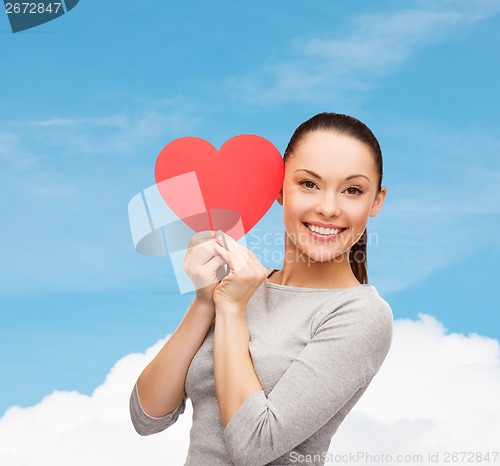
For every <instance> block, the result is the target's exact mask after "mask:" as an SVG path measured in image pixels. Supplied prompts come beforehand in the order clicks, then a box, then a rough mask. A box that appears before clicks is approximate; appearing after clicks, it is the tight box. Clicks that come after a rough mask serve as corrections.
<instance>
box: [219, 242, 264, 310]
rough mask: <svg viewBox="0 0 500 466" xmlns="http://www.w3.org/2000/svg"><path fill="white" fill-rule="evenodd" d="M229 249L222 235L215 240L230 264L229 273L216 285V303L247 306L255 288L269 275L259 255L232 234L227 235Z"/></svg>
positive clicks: (220, 252) (223, 256) (223, 257)
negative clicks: (239, 242) (240, 242)
mask: <svg viewBox="0 0 500 466" xmlns="http://www.w3.org/2000/svg"><path fill="white" fill-rule="evenodd" d="M225 238H226V242H227V247H228V250H226V248H225V247H224V242H223V239H222V237H220V236H218V237H217V238H216V240H215V246H214V248H215V251H216V252H217V253H218V254H219V255H220V257H221V258H222V259H223V260H224V262H227V263H228V264H229V275H228V276H227V277H225V278H224V279H223V280H222V281H221V282H220V283H219V284H218V285H217V286H216V287H215V290H214V294H213V300H214V303H215V305H216V306H217V305H224V304H235V305H238V306H240V307H245V306H246V304H247V302H248V301H249V299H250V298H251V297H252V295H253V294H254V292H255V290H256V289H257V288H258V287H259V286H260V285H261V284H262V283H263V282H264V280H265V279H266V277H267V276H268V275H269V270H268V269H267V268H266V267H264V266H263V265H262V264H261V263H260V261H259V259H258V258H257V256H256V255H255V254H254V253H253V252H252V251H250V249H247V248H245V247H244V246H241V245H240V244H238V243H237V242H236V241H235V240H234V239H233V238H231V236H229V235H225Z"/></svg>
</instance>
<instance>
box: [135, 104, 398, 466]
mask: <svg viewBox="0 0 500 466" xmlns="http://www.w3.org/2000/svg"><path fill="white" fill-rule="evenodd" d="M284 162H285V177H284V181H283V188H282V190H281V192H280V194H279V196H278V199H277V200H278V202H279V203H280V204H281V205H282V206H283V218H284V225H285V257H284V261H283V267H282V269H281V270H273V271H271V273H270V270H269V269H266V268H265V267H264V266H263V265H262V264H261V263H260V262H259V260H258V259H257V257H256V256H255V255H254V254H253V253H252V252H251V251H249V250H248V249H246V248H244V247H243V246H241V245H239V244H238V243H237V242H236V241H234V239H232V238H231V237H229V236H226V239H227V244H228V248H227V250H226V248H225V247H223V242H222V239H221V237H220V236H216V235H215V234H214V232H203V233H199V234H197V235H195V236H194V237H193V239H192V240H191V243H190V248H189V250H188V253H187V254H186V259H185V270H186V271H187V273H188V274H189V275H190V277H191V279H192V280H193V282H194V283H195V284H200V283H201V284H202V285H205V284H206V283H211V285H209V286H205V287H204V288H200V289H198V290H197V292H196V296H195V299H194V300H193V302H192V303H191V305H190V307H189V309H188V311H187V313H186V315H185V316H184V318H183V319H182V321H181V323H180V324H179V326H178V328H177V329H176V331H175V332H174V333H173V334H172V336H171V337H170V339H169V340H168V341H167V343H166V344H165V346H164V347H163V348H162V349H161V350H160V352H159V353H158V355H157V356H156V357H155V359H154V360H153V361H152V362H151V363H150V364H149V365H148V366H147V367H146V369H145V370H144V371H143V373H142V374H141V376H140V377H139V379H138V381H137V384H136V386H135V387H134V390H133V392H132V396H131V405H130V407H131V416H132V421H133V423H134V425H135V428H136V430H137V431H138V432H139V433H140V434H142V435H148V434H152V433H155V432H159V431H161V430H164V429H165V428H167V427H169V426H170V425H171V424H173V423H174V422H175V421H176V420H177V418H178V416H179V415H180V414H182V413H183V412H184V407H185V401H186V397H189V398H190V399H191V401H192V404H193V426H192V429H191V443H190V446H189V452H188V458H187V461H186V463H185V464H186V465H217V466H222V465H232V464H235V465H266V464H269V465H284V464H286V465H289V464H315V465H323V464H324V462H325V460H327V459H328V448H329V445H330V441H331V439H332V436H333V435H334V433H335V432H336V430H337V429H338V427H339V425H340V424H341V422H342V421H343V419H344V418H345V416H346V415H347V414H348V413H349V411H350V410H351V409H352V407H353V406H354V405H355V404H356V402H357V401H358V400H359V398H360V397H361V395H362V394H363V393H364V392H365V390H366V388H367V387H368V385H369V384H370V382H371V380H372V378H373V377H374V376H375V374H376V373H377V372H378V370H379V368H380V366H381V364H382V362H383V360H384V359H385V357H386V355H387V352H388V351H389V348H390V345H391V341H392V324H393V316H392V312H391V309H390V307H389V305H388V304H387V303H386V302H385V301H384V300H383V299H382V298H381V297H380V296H379V294H378V293H377V291H376V289H375V288H374V287H373V286H371V285H368V283H367V282H368V277H367V271H366V238H367V233H366V224H367V221H368V217H370V216H374V215H376V214H377V213H378V212H379V211H380V209H381V208H382V204H383V202H384V199H385V195H386V189H385V187H383V186H382V154H381V151H380V147H379V144H378V142H377V139H376V138H375V136H374V135H373V134H372V132H371V131H370V130H369V129H368V128H367V127H366V126H365V125H364V124H363V123H361V122H360V121H358V120H356V119H355V118H352V117H349V116H347V115H341V114H335V113H322V114H319V115H316V116H315V117H313V118H311V119H310V120H308V121H306V122H304V123H303V124H302V125H300V126H299V127H298V128H297V130H296V131H295V133H294V134H293V136H292V138H291V140H290V143H289V144H288V147H287V149H286V151H285V155H284ZM225 263H228V264H229V267H230V273H229V275H228V276H227V277H226V278H224V279H223V280H222V281H221V282H217V269H218V268H219V267H220V266H221V265H223V264H225ZM197 287H199V286H197Z"/></svg>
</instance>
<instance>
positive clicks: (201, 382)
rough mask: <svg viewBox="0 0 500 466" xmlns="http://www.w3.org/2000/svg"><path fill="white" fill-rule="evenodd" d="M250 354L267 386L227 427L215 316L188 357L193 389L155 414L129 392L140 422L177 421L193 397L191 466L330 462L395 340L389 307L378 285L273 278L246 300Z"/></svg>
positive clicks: (152, 427)
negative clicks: (217, 370)
mask: <svg viewBox="0 0 500 466" xmlns="http://www.w3.org/2000/svg"><path fill="white" fill-rule="evenodd" d="M246 318H247V323H248V329H249V333H250V345H249V349H250V354H251V357H252V361H253V365H254V368H255V372H256V374H257V377H258V379H259V381H260V383H261V385H262V388H263V390H261V391H258V392H255V393H253V394H252V395H250V396H249V397H248V398H247V399H246V400H245V401H244V402H243V404H242V405H241V406H240V408H239V409H238V410H237V411H236V413H235V414H234V415H233V417H232V418H231V419H230V421H229V423H228V424H227V426H226V428H225V429H223V427H222V424H221V419H220V412H219V407H218V403H217V398H216V395H215V386H214V373H213V336H214V326H215V323H212V326H211V327H210V329H209V330H208V333H207V336H206V338H205V340H204V342H203V344H202V345H201V347H200V349H199V350H198V352H197V353H196V354H195V356H194V358H193V360H192V362H191V365H190V367H189V370H188V373H187V376H186V383H185V397H184V399H183V400H182V402H181V403H180V405H179V406H178V407H177V408H176V409H175V410H174V411H172V412H171V413H169V414H167V415H165V416H163V417H160V418H155V417H151V416H149V415H148V414H147V413H146V412H145V411H144V410H143V409H142V407H141V404H140V400H139V397H138V392H137V385H136V386H135V387H134V389H133V391H132V395H131V398H130V412H131V418H132V422H133V424H134V426H135V429H136V430H137V432H139V433H140V434H141V435H149V434H153V433H156V432H160V431H162V430H164V429H166V428H167V427H169V426H171V425H172V424H173V423H174V422H175V421H176V420H177V418H178V417H179V415H180V414H182V413H183V412H184V408H185V403H186V397H189V398H190V399H191V402H192V405H193V423H192V427H191V433H190V440H191V441H190V445H189V451H188V457H187V459H186V463H185V466H202V465H203V466H205V465H206V466H225V465H228V466H229V465H237V466H240V465H241V466H243V465H244V466H263V465H295V466H297V465H299V464H300V465H323V464H324V462H325V459H326V457H327V455H328V449H329V446H330V441H331V439H332V437H333V435H334V434H335V432H336V431H337V429H338V427H339V425H340V424H341V423H342V421H343V420H344V418H345V417H346V415H347V414H348V413H349V411H350V410H351V409H352V407H353V406H354V405H355V404H356V402H357V401H358V400H359V398H360V397H361V395H362V394H363V393H364V392H365V390H366V389H367V387H368V385H369V384H370V382H371V380H372V378H373V376H374V375H375V374H376V373H377V372H378V370H379V368H380V366H381V364H382V362H383V361H384V359H385V357H386V355H387V353H388V351H389V348H390V346H391V342H392V328H393V315H392V311H391V308H390V307H389V305H388V304H387V302H386V301H384V300H383V299H382V298H381V297H380V295H379V294H378V292H377V291H376V289H375V288H374V287H373V286H371V285H359V286H354V287H351V288H333V289H331V288H301V287H293V286H285V285H277V284H274V283H271V282H269V281H268V280H266V281H265V282H264V283H263V284H262V285H261V286H260V287H259V288H258V289H257V290H256V292H255V293H254V295H253V296H252V298H251V299H250V301H249V302H248V305H247V312H246Z"/></svg>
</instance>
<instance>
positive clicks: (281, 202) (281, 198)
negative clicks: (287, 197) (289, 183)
mask: <svg viewBox="0 0 500 466" xmlns="http://www.w3.org/2000/svg"><path fill="white" fill-rule="evenodd" d="M276 200H277V201H278V204H279V205H283V188H281V191H280V193H279V194H278V197H277V198H276Z"/></svg>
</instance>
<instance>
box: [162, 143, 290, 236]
mask: <svg viewBox="0 0 500 466" xmlns="http://www.w3.org/2000/svg"><path fill="white" fill-rule="evenodd" d="M284 172H285V167H284V164H283V159H282V157H281V154H280V153H279V151H278V149H276V147H274V145H273V144H271V143H270V142H269V141H268V140H267V139H264V138H262V137H260V136H254V135H249V134H245V135H241V136H235V137H233V138H231V139H229V140H228V141H226V142H225V143H224V144H223V146H222V147H221V148H220V150H219V151H217V149H216V148H215V147H214V146H212V144H210V143H209V142H208V141H205V140H204V139H201V138H195V137H185V138H180V139H176V140H175V141H172V142H171V143H169V144H167V145H166V146H165V147H164V148H163V149H162V151H161V152H160V154H159V155H158V158H157V160H156V165H155V179H156V183H157V185H158V189H159V191H160V194H161V195H162V197H163V199H164V200H165V202H166V203H167V204H168V206H169V207H170V208H171V209H172V211H173V212H174V213H175V214H176V215H177V216H178V217H179V218H180V219H182V220H183V221H184V222H185V223H186V224H187V225H188V226H189V227H190V228H192V229H193V230H195V231H197V232H198V231H203V230H218V229H221V230H223V231H225V232H228V231H229V230H230V229H231V227H232V226H234V223H235V222H236V221H237V220H238V219H239V217H240V216H241V223H242V230H243V231H241V228H240V230H239V233H236V236H237V237H235V235H231V236H233V237H234V238H235V239H236V240H238V239H239V238H240V237H241V236H243V234H245V233H248V231H250V229H251V228H252V227H253V226H254V225H255V224H256V223H257V222H258V221H259V220H260V219H261V218H262V217H263V216H264V214H265V213H266V212H267V211H268V210H269V208H270V207H271V205H272V203H273V202H274V200H275V199H276V197H277V195H278V193H279V192H280V190H281V187H282V185H283V177H284ZM201 212H203V214H201V216H200V213H201Z"/></svg>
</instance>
